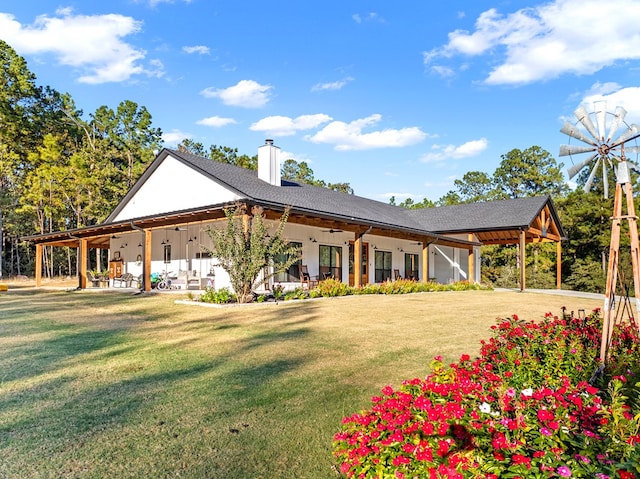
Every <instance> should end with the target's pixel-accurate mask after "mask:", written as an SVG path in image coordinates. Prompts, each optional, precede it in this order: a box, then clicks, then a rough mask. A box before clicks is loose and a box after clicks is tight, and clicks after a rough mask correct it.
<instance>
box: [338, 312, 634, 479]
mask: <svg viewBox="0 0 640 479" xmlns="http://www.w3.org/2000/svg"><path fill="white" fill-rule="evenodd" d="M599 328H600V320H599V317H598V314H597V312H595V313H594V314H593V315H592V316H591V317H589V318H587V319H586V320H584V321H583V320H579V319H576V318H566V317H563V318H561V319H559V318H555V317H551V316H548V317H547V318H545V320H544V321H542V322H540V323H532V322H523V321H519V320H518V318H517V317H513V318H511V319H507V320H501V321H499V322H498V324H497V325H496V326H495V327H494V330H493V331H494V335H493V337H492V338H491V339H490V340H489V341H488V342H484V343H483V344H482V348H481V355H480V357H479V358H476V359H475V360H471V358H470V357H469V356H468V355H463V356H462V357H461V358H460V360H459V361H458V362H457V363H454V364H451V365H450V366H449V367H445V366H444V365H443V364H442V362H441V360H440V358H436V359H435V360H434V361H433V362H432V364H431V374H429V375H428V376H427V377H426V378H425V379H412V380H409V381H405V382H403V383H402V385H401V386H400V388H398V389H397V390H395V389H393V388H392V387H390V386H387V387H385V388H384V389H383V390H382V395H380V396H375V397H373V399H372V403H373V405H372V407H371V408H370V409H369V410H368V411H363V412H361V413H359V414H353V415H351V416H349V417H346V418H344V419H343V425H342V430H341V431H340V432H338V433H337V434H335V436H334V455H335V456H336V458H337V459H338V461H339V468H340V471H341V472H342V473H343V474H344V475H345V476H346V477H349V478H351V477H355V478H381V479H387V478H394V479H397V478H400V479H402V478H406V479H408V478H416V477H419V478H423V477H424V478H429V479H436V478H471V477H473V478H484V479H497V478H530V477H531V478H547V477H576V478H577V477H585V478H587V477H588V478H598V479H607V478H611V479H613V478H618V477H620V478H633V477H638V475H640V434H639V426H640V415H639V414H637V408H636V407H635V405H634V404H635V403H634V402H633V401H630V400H629V399H628V396H627V395H626V394H627V393H628V392H630V391H631V392H632V391H634V390H635V389H636V388H635V385H634V386H629V383H625V380H626V376H625V374H620V373H621V371H619V370H617V368H620V367H626V366H623V365H627V364H629V362H630V361H629V359H631V358H630V357H629V356H630V355H631V356H635V355H636V352H637V351H636V350H635V348H636V347H637V341H638V334H637V328H636V327H635V325H634V324H633V322H631V323H629V324H625V325H623V326H618V327H617V328H618V331H617V337H621V336H623V337H624V338H625V340H623V341H621V340H618V341H617V342H614V346H613V347H612V361H611V364H612V365H613V369H611V368H609V369H607V370H606V371H605V373H604V375H603V376H602V377H600V378H599V379H598V381H599V383H600V385H601V388H597V387H595V386H594V385H592V384H590V383H589V382H588V380H589V379H590V377H591V375H592V373H593V370H594V369H595V366H597V360H596V357H597V356H598V346H599V334H598V331H599ZM632 342H633V346H632V347H630V346H631V345H632ZM632 362H633V361H632Z"/></svg>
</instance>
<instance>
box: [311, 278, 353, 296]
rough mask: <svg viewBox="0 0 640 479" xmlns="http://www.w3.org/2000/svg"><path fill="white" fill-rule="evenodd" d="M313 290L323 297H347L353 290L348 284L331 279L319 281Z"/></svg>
mask: <svg viewBox="0 0 640 479" xmlns="http://www.w3.org/2000/svg"><path fill="white" fill-rule="evenodd" d="M314 289H315V290H316V291H318V293H319V296H323V297H334V296H347V295H349V294H351V291H352V290H353V288H352V287H350V286H349V285H348V284H346V283H343V282H342V281H338V280H337V279H333V278H329V279H325V280H324V281H320V282H319V283H318V286H316V287H315V288H314Z"/></svg>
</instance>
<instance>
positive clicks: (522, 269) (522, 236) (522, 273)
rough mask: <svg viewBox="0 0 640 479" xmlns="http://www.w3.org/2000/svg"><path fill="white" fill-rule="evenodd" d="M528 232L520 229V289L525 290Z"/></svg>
mask: <svg viewBox="0 0 640 479" xmlns="http://www.w3.org/2000/svg"><path fill="white" fill-rule="evenodd" d="M525 238H526V233H525V231H524V230H520V291H524V289H525V287H526V284H525V277H526V276H525V273H526V267H525V261H524V260H525V256H526V251H527V250H526V241H525Z"/></svg>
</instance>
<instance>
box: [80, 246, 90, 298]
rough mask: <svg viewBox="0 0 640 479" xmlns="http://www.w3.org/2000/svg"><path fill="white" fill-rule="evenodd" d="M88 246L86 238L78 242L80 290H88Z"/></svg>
mask: <svg viewBox="0 0 640 479" xmlns="http://www.w3.org/2000/svg"><path fill="white" fill-rule="evenodd" d="M88 244H89V242H88V241H87V239H86V238H82V239H80V240H79V241H78V263H79V264H78V269H79V271H78V288H80V289H86V288H87V256H88V255H87V252H88V251H87V250H88Z"/></svg>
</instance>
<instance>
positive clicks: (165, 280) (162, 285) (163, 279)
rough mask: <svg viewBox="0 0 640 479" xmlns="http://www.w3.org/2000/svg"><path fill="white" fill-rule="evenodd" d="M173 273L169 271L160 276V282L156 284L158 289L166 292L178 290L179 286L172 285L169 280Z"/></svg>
mask: <svg viewBox="0 0 640 479" xmlns="http://www.w3.org/2000/svg"><path fill="white" fill-rule="evenodd" d="M170 274H171V273H170V272H168V271H165V272H164V274H162V273H161V274H160V275H159V277H160V281H158V282H157V283H156V289H159V290H166V289H178V287H177V286H174V285H172V284H171V279H170V278H169V275H170Z"/></svg>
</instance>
